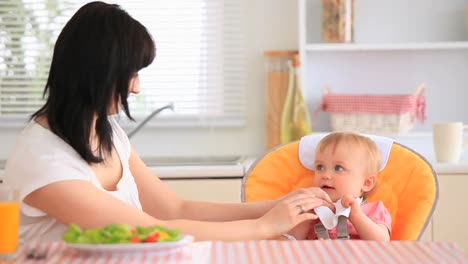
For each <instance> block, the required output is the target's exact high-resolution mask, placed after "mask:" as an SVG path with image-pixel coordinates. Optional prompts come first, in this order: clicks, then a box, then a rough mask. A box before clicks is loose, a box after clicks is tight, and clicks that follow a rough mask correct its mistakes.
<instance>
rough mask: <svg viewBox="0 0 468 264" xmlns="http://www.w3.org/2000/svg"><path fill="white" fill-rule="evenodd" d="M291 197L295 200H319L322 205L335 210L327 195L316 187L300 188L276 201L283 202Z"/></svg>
mask: <svg viewBox="0 0 468 264" xmlns="http://www.w3.org/2000/svg"><path fill="white" fill-rule="evenodd" d="M292 197H295V199H306V198H316V199H320V200H322V201H323V204H322V205H325V206H327V207H328V208H330V209H331V210H333V211H334V210H335V205H333V201H332V200H331V198H330V196H328V194H327V193H326V192H325V191H324V190H322V189H320V188H318V187H311V188H300V189H297V190H294V191H292V192H290V193H288V194H286V195H285V196H283V197H280V198H279V199H277V201H278V202H280V201H283V200H287V199H290V198H292ZM315 208H316V207H314V208H312V209H315Z"/></svg>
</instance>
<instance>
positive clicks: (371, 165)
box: [315, 132, 382, 175]
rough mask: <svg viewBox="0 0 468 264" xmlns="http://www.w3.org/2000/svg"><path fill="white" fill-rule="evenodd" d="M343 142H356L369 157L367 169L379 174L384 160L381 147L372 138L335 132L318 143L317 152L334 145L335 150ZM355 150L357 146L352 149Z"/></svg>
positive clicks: (359, 148)
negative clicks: (381, 155) (380, 150)
mask: <svg viewBox="0 0 468 264" xmlns="http://www.w3.org/2000/svg"><path fill="white" fill-rule="evenodd" d="M341 143H348V144H349V143H351V144H354V145H355V146H356V147H357V148H358V149H357V150H359V151H365V152H366V156H367V157H368V158H367V170H368V173H369V174H374V175H377V174H378V172H379V168H380V164H381V162H382V160H381V157H380V152H379V149H378V148H377V145H376V144H375V142H374V141H372V139H370V138H368V137H366V136H361V135H359V134H356V133H352V132H334V133H331V134H329V135H327V136H325V137H324V138H323V139H322V140H321V141H320V142H319V144H318V145H317V148H316V150H315V152H316V153H318V152H323V151H324V150H325V149H326V148H328V147H332V148H333V152H334V151H335V150H336V147H337V146H339V145H340V144H341ZM353 150H354V151H355V150H356V148H353V149H351V151H353Z"/></svg>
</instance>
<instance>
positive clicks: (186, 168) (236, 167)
mask: <svg viewBox="0 0 468 264" xmlns="http://www.w3.org/2000/svg"><path fill="white" fill-rule="evenodd" d="M254 161H255V158H252V157H251V158H244V159H242V161H240V162H238V163H235V164H219V163H218V164H212V165H210V164H206V163H205V164H202V165H194V164H192V165H164V166H158V165H150V166H149V168H150V169H151V170H152V171H153V172H154V173H156V175H158V177H160V178H161V179H188V178H189V179H192V178H195V179H202V178H242V177H243V176H244V174H245V173H246V172H247V170H248V169H249V167H250V165H251V164H252V163H253V162H254ZM430 162H431V164H432V165H433V168H434V170H435V171H436V173H438V174H455V175H456V174H468V160H463V161H461V162H460V163H456V164H451V163H437V162H434V161H430ZM2 174H3V163H2V162H1V161H0V175H2Z"/></svg>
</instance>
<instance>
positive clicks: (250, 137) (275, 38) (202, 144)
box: [0, 0, 298, 159]
mask: <svg viewBox="0 0 468 264" xmlns="http://www.w3.org/2000/svg"><path fill="white" fill-rule="evenodd" d="M246 3H247V6H246V11H245V12H246V14H247V20H246V25H247V29H248V38H247V39H248V44H249V45H248V50H247V55H248V56H247V57H248V58H247V59H248V61H247V67H248V72H249V75H248V77H247V84H248V86H247V87H246V90H247V92H248V96H247V113H248V117H247V126H246V127H244V128H236V129H219V128H213V129H201V128H198V129H186V128H184V129H170V128H145V129H144V130H143V131H140V133H139V134H138V135H137V136H135V138H133V139H132V142H133V145H134V147H135V148H136V149H137V151H138V152H139V153H140V154H141V155H159V156H160V155H233V154H236V155H237V154H238V155H252V154H259V153H261V152H263V150H264V140H265V136H264V135H265V129H264V124H265V119H264V108H265V106H264V96H263V95H264V93H263V89H264V80H263V74H264V71H263V69H264V61H263V51H264V50H268V49H297V47H298V44H297V28H298V27H297V23H298V22H297V0H246ZM19 131H20V129H19V128H17V129H12V128H5V127H1V126H0V159H4V158H6V157H7V156H8V154H9V152H10V151H11V149H12V148H13V144H14V141H15V138H16V135H17V133H18V132H19Z"/></svg>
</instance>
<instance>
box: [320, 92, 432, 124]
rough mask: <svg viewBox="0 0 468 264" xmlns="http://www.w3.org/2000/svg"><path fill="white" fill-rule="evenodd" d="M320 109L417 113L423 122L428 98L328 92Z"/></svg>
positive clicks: (374, 112) (354, 112) (330, 110)
mask: <svg viewBox="0 0 468 264" xmlns="http://www.w3.org/2000/svg"><path fill="white" fill-rule="evenodd" d="M320 109H321V110H323V111H326V112H330V113H341V114H356V113H361V114H363V113H366V114H368V113H372V114H404V113H407V112H413V113H415V118H416V119H417V120H419V121H421V122H424V121H425V120H426V100H425V98H424V96H422V95H351V94H334V93H327V94H324V95H323V97H322V102H321V105H320Z"/></svg>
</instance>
